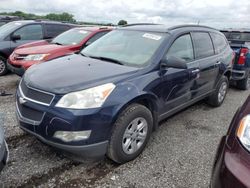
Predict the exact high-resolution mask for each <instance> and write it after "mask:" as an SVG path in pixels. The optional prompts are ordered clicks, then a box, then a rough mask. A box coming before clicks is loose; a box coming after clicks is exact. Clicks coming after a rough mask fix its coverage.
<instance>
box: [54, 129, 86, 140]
mask: <svg viewBox="0 0 250 188" xmlns="http://www.w3.org/2000/svg"><path fill="white" fill-rule="evenodd" d="M90 134H91V131H90V130H88V131H56V132H55V133H54V138H58V139H60V140H62V141H64V142H73V141H81V140H86V139H88V138H89V137H90Z"/></svg>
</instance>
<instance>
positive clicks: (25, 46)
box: [16, 40, 49, 49]
mask: <svg viewBox="0 0 250 188" xmlns="http://www.w3.org/2000/svg"><path fill="white" fill-rule="evenodd" d="M48 44H49V42H48V41H47V40H39V41H35V42H29V43H26V44H23V45H20V46H18V47H17V48H16V49H20V48H27V47H34V46H41V45H48Z"/></svg>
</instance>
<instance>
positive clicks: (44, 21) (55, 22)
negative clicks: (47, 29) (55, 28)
mask: <svg viewBox="0 0 250 188" xmlns="http://www.w3.org/2000/svg"><path fill="white" fill-rule="evenodd" d="M13 22H16V23H23V24H29V23H49V24H60V25H72V26H78V25H76V24H72V23H65V22H59V21H51V20H17V21H13Z"/></svg>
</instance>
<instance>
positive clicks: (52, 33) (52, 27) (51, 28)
mask: <svg viewBox="0 0 250 188" xmlns="http://www.w3.org/2000/svg"><path fill="white" fill-rule="evenodd" d="M69 29H70V26H67V25H60V24H45V30H46V37H48V38H54V37H56V36H57V35H59V34H61V33H63V32H64V31H67V30H69Z"/></svg>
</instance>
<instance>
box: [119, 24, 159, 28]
mask: <svg viewBox="0 0 250 188" xmlns="http://www.w3.org/2000/svg"><path fill="white" fill-rule="evenodd" d="M136 25H161V24H155V23H133V24H127V25H123V26H121V27H128V26H136Z"/></svg>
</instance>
